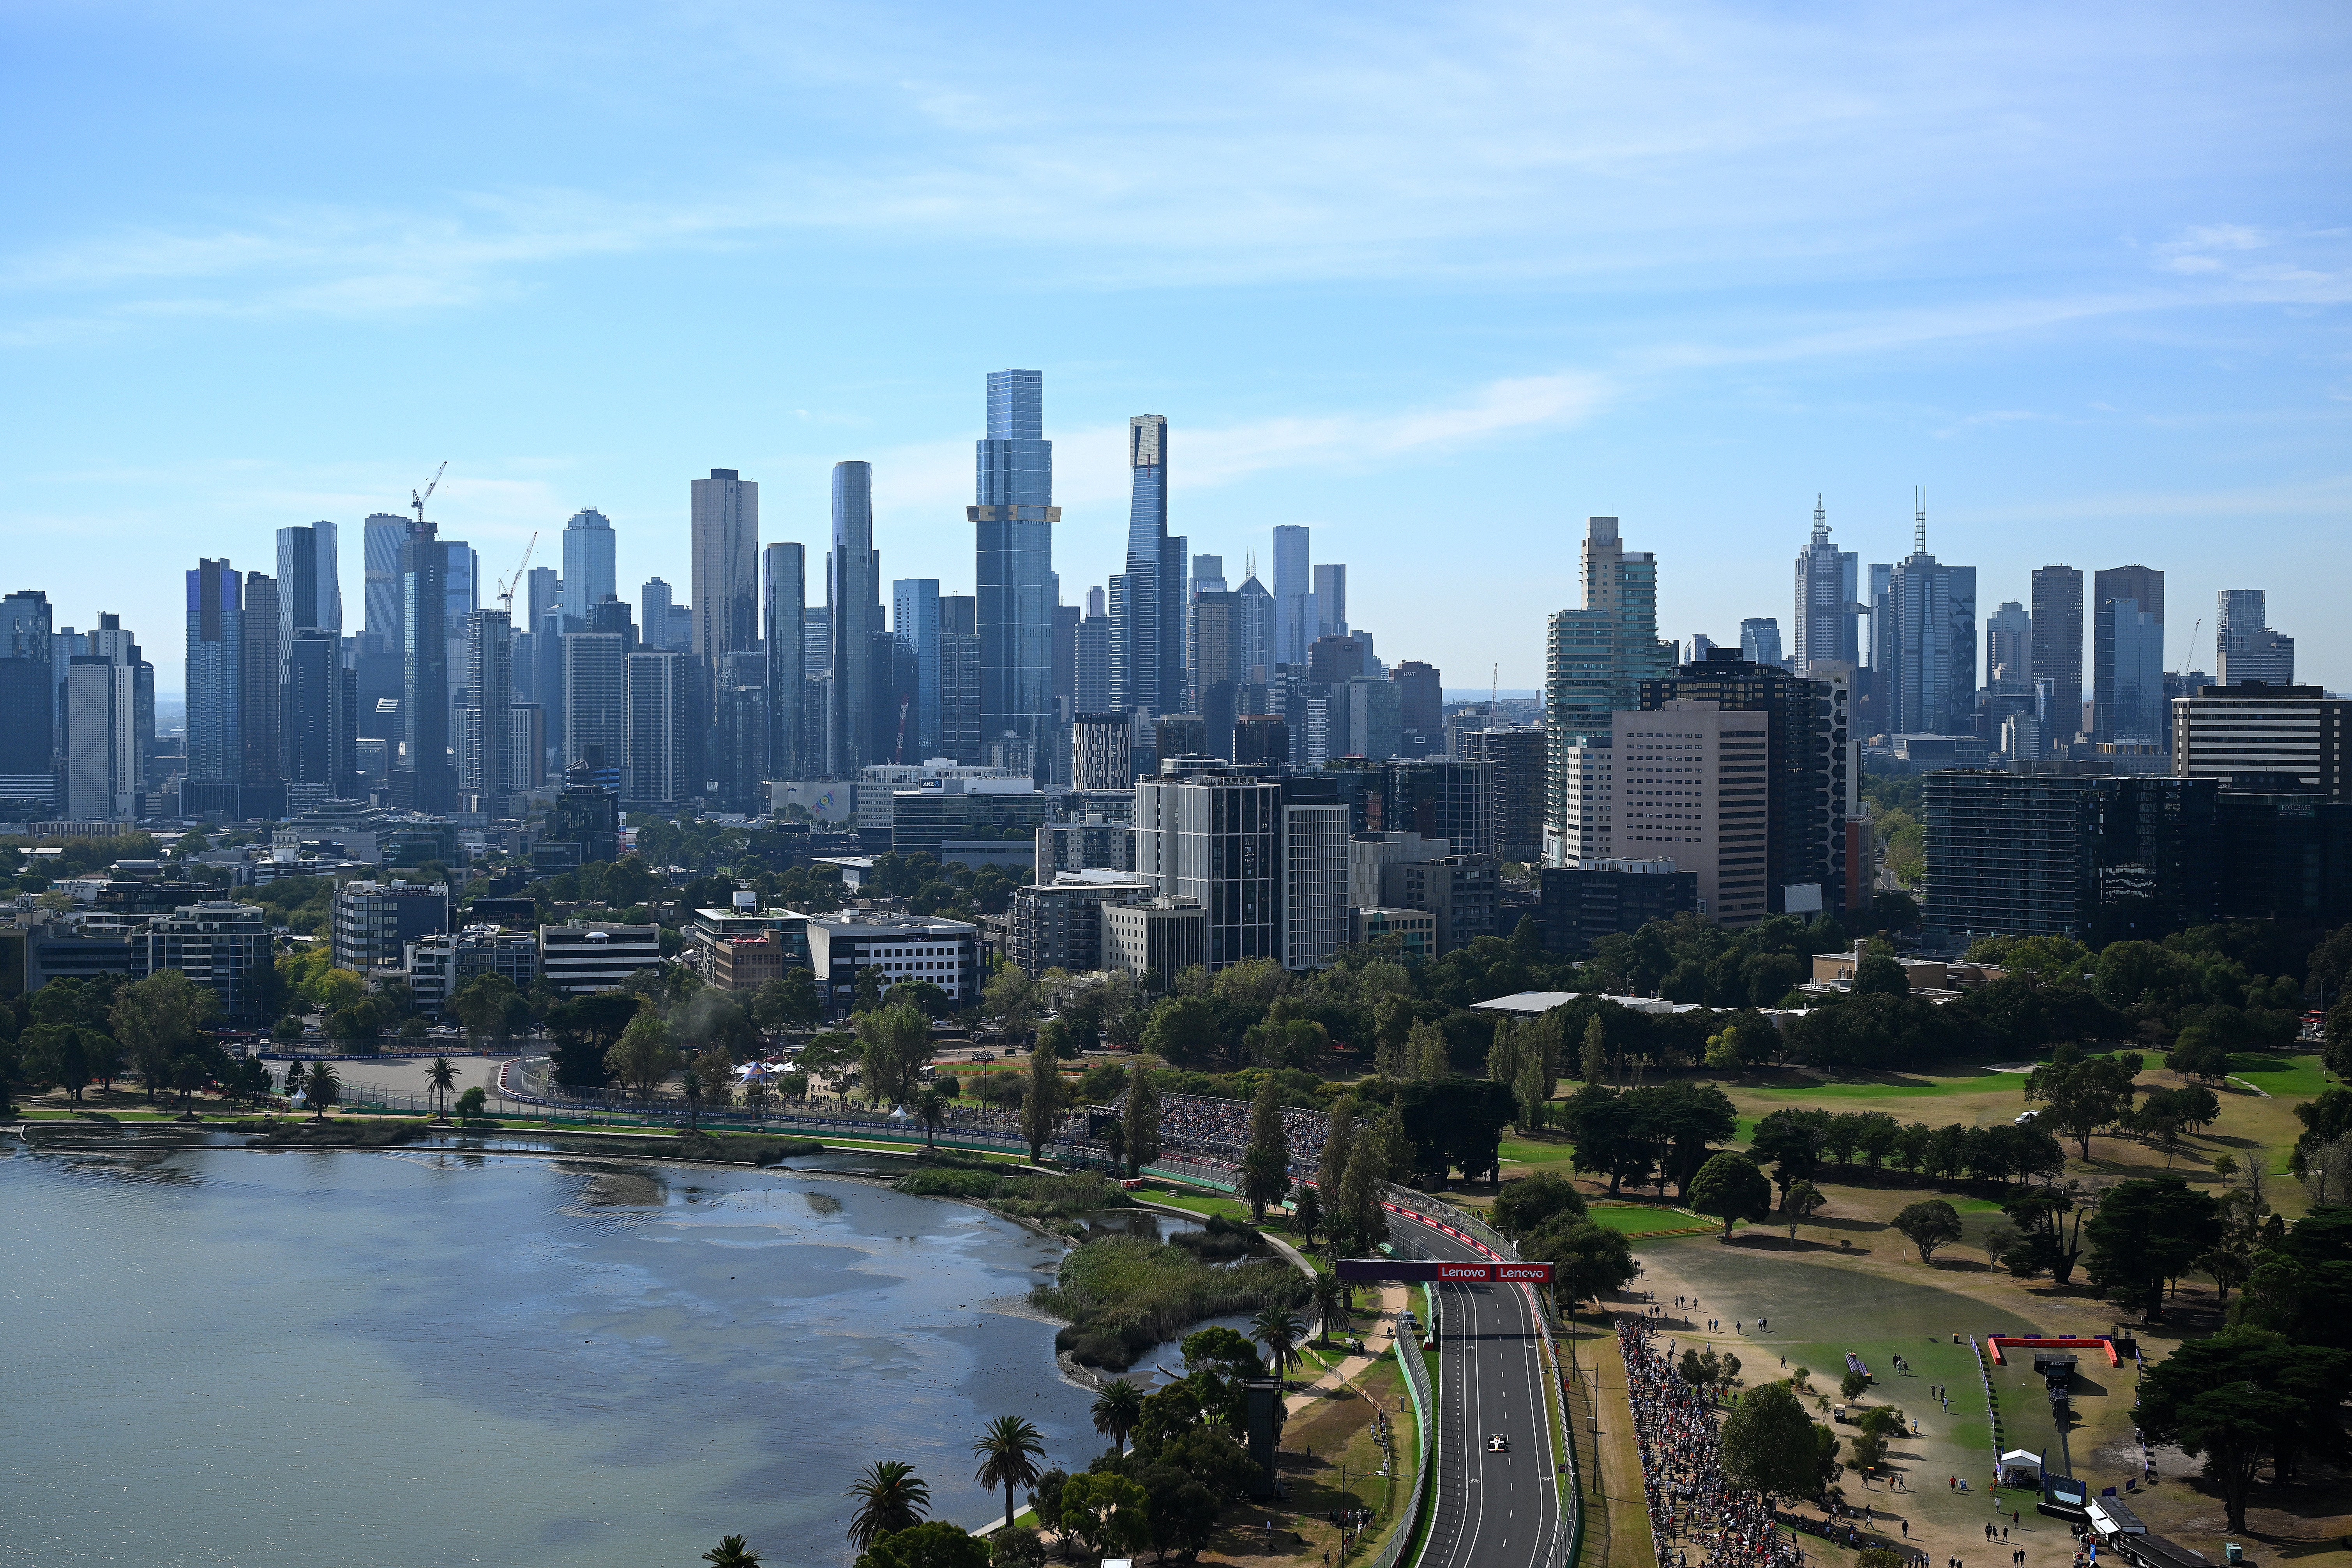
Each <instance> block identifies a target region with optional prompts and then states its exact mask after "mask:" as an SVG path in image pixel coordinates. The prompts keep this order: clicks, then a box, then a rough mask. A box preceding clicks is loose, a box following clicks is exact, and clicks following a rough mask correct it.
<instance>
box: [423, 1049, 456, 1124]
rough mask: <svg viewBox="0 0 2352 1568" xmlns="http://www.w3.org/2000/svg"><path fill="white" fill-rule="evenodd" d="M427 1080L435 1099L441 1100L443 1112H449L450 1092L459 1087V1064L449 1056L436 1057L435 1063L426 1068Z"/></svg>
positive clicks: (444, 1113) (443, 1113) (446, 1113)
mask: <svg viewBox="0 0 2352 1568" xmlns="http://www.w3.org/2000/svg"><path fill="white" fill-rule="evenodd" d="M425 1083H426V1084H427V1085H428V1086H429V1087H430V1088H431V1089H432V1090H433V1097H434V1099H436V1100H438V1101H440V1104H441V1114H442V1115H444V1116H446V1115H448V1113H449V1094H450V1091H451V1090H452V1089H456V1088H457V1064H456V1063H455V1062H452V1061H451V1060H450V1059H449V1058H447V1057H435V1058H433V1065H432V1066H431V1067H429V1068H425Z"/></svg>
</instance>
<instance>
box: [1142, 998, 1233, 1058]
mask: <svg viewBox="0 0 2352 1568" xmlns="http://www.w3.org/2000/svg"><path fill="white" fill-rule="evenodd" d="M1143 1048H1144V1049H1145V1050H1147V1051H1149V1052H1150V1053H1151V1054H1152V1055H1153V1056H1156V1057H1158V1058H1160V1060H1161V1061H1164V1062H1166V1063H1167V1064H1168V1065H1169V1066H1170V1067H1173V1068H1204V1067H1209V1066H1212V1065H1213V1064H1214V1063H1215V1062H1216V1060H1217V1058H1219V1057H1220V1056H1221V1055H1222V1054H1223V1044H1222V1036H1221V1034H1220V1031H1219V1030H1218V1027H1217V1009H1216V1005H1215V1004H1214V1003H1213V1002H1211V1001H1210V999H1209V998H1208V997H1206V996H1171V997H1169V998H1167V999H1166V1000H1165V1001H1163V1002H1161V1003H1160V1005H1158V1006H1156V1007H1154V1008H1153V1009H1152V1010H1151V1019H1150V1022H1149V1023H1147V1024H1146V1025H1144V1026H1143Z"/></svg>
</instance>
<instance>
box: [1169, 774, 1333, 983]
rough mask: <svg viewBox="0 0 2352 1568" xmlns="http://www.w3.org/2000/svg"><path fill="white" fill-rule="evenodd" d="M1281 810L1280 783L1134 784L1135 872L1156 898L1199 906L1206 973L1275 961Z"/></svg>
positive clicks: (1226, 777) (1172, 780) (1233, 779)
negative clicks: (1204, 925)
mask: <svg viewBox="0 0 2352 1568" xmlns="http://www.w3.org/2000/svg"><path fill="white" fill-rule="evenodd" d="M1282 805H1283V800H1282V786H1281V785H1280V784H1274V783H1271V782H1268V781H1266V780H1264V779H1257V778H1247V777H1242V776H1239V775H1235V774H1230V773H1196V774H1193V775H1192V776H1191V777H1189V778H1180V777H1177V776H1174V775H1157V776H1154V777H1151V778H1147V779H1144V780H1142V781H1141V782H1139V784H1137V785H1136V786H1135V868H1136V870H1137V872H1138V873H1139V874H1140V875H1142V876H1147V877H1150V879H1151V880H1152V885H1153V886H1154V887H1155V888H1156V889H1158V891H1159V892H1160V895H1161V896H1162V897H1167V898H1191V899H1198V900H1200V901H1201V907H1202V909H1204V910H1207V911H1208V922H1209V931H1208V967H1209V968H1210V969H1211V970H1218V969H1223V968H1224V967H1225V966H1226V965H1227V964H1232V963H1242V962H1244V960H1247V959H1253V958H1271V959H1276V960H1279V959H1280V957H1281V955H1282V943H1281V932H1282V892H1281V889H1282V879H1281V869H1282ZM1345 866H1346V861H1345V858H1344V857H1343V858H1342V860H1341V868H1342V878H1343V880H1342V887H1343V888H1344V886H1345V882H1344V876H1345Z"/></svg>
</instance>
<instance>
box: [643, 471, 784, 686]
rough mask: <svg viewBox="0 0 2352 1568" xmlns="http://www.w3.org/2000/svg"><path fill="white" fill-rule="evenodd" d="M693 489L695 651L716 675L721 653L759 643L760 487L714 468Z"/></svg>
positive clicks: (698, 480) (750, 648) (732, 651)
mask: <svg viewBox="0 0 2352 1568" xmlns="http://www.w3.org/2000/svg"><path fill="white" fill-rule="evenodd" d="M692 489H693V492H694V494H693V538H692V548H693V554H694V565H693V573H694V575H693V580H692V582H691V584H690V586H691V588H692V590H693V594H694V651H695V653H696V654H697V655H698V656H699V657H700V658H701V660H702V664H703V668H704V670H705V671H706V672H708V673H709V674H711V675H713V676H715V675H716V674H717V672H718V668H719V658H721V657H722V656H724V655H726V654H730V653H750V652H751V651H752V650H753V649H755V648H757V647H759V646H760V486H759V484H758V482H757V481H756V480H752V479H744V478H742V477H741V476H740V475H739V474H737V472H736V471H735V470H734V469H733V468H713V469H711V470H710V477H709V479H696V480H694V481H693V484H692ZM646 630H647V633H648V634H649V635H650V633H651V631H652V628H651V627H647V628H646Z"/></svg>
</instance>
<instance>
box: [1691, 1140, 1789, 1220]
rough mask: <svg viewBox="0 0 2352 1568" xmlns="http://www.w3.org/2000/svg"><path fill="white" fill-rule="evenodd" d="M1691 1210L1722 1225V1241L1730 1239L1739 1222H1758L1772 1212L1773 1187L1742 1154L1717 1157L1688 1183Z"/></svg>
mask: <svg viewBox="0 0 2352 1568" xmlns="http://www.w3.org/2000/svg"><path fill="white" fill-rule="evenodd" d="M1689 1199H1690V1206H1691V1207H1693V1208H1694V1209H1696V1210H1697V1211H1698V1212H1699V1213H1701V1214H1706V1215H1715V1216H1717V1218H1719V1219H1721V1220H1722V1221H1723V1236H1722V1237H1721V1239H1722V1240H1725V1241H1729V1240H1730V1239H1731V1227H1732V1225H1733V1224H1734V1223H1735V1222H1736V1221H1738V1220H1743V1219H1744V1220H1751V1221H1753V1220H1760V1219H1764V1218H1766V1217H1768V1216H1769V1215H1770V1214H1771V1212H1772V1184H1771V1183H1770V1182H1769V1181H1768V1180H1766V1179H1765V1176H1764V1173H1763V1172H1761V1171H1759V1170H1758V1169H1757V1168H1756V1162H1755V1161H1753V1160H1751V1159H1749V1158H1748V1156H1747V1155H1745V1154H1728V1153H1727V1154H1717V1156H1715V1158H1713V1159H1711V1160H1709V1161H1708V1162H1707V1163H1706V1164H1705V1165H1702V1166H1701V1167H1699V1173H1698V1174H1697V1175H1696V1176H1695V1177H1693V1178H1692V1179H1691V1184H1690V1194H1689Z"/></svg>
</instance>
